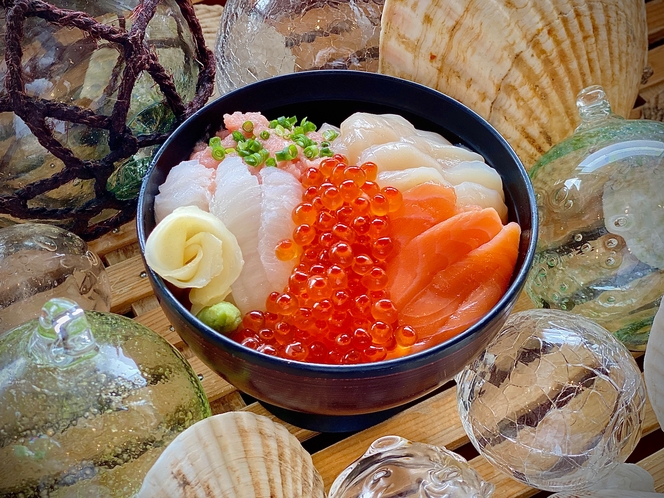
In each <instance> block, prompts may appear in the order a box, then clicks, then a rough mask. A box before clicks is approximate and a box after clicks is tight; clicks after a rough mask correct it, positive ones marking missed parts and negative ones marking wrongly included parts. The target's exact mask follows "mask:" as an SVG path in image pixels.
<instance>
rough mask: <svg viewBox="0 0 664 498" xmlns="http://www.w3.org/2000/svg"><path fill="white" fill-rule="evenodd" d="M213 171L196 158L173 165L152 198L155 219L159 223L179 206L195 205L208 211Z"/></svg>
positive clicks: (212, 186)
mask: <svg viewBox="0 0 664 498" xmlns="http://www.w3.org/2000/svg"><path fill="white" fill-rule="evenodd" d="M214 177H215V171H214V170H213V169H210V168H206V167H205V166H203V165H202V164H201V163H199V162H198V160H196V159H194V160H191V161H182V162H181V163H180V164H178V165H177V166H174V167H173V168H172V169H171V170H170V171H169V172H168V176H167V177H166V181H165V182H164V183H162V184H161V185H160V186H159V193H158V194H157V195H156V196H155V198H154V216H155V221H156V222H157V223H159V222H160V221H161V220H163V219H164V218H166V216H168V215H169V214H171V213H172V212H173V211H175V210H176V209H177V208H179V207H184V206H196V207H198V208H200V209H202V210H203V211H209V206H210V199H211V198H212V191H213V188H214Z"/></svg>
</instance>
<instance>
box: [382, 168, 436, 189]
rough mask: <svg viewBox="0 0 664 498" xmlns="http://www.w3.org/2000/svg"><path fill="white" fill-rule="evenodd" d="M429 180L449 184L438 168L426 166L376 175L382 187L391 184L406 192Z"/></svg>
mask: <svg viewBox="0 0 664 498" xmlns="http://www.w3.org/2000/svg"><path fill="white" fill-rule="evenodd" d="M427 182H429V183H438V184H440V185H447V184H448V182H447V181H446V180H445V178H443V175H441V173H440V171H438V169H436V168H428V167H426V166H421V167H419V168H408V169H400V170H393V171H381V172H379V173H378V176H377V177H376V183H378V185H379V186H380V188H383V187H387V186H390V187H395V188H397V189H399V190H400V191H401V192H405V191H406V190H408V189H410V188H413V187H416V186H417V185H419V184H421V183H427Z"/></svg>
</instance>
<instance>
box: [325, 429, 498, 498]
mask: <svg viewBox="0 0 664 498" xmlns="http://www.w3.org/2000/svg"><path fill="white" fill-rule="evenodd" d="M493 490H494V486H493V484H491V483H488V482H485V481H483V480H482V479H481V478H480V476H479V474H478V473H477V472H476V471H475V470H474V469H473V468H472V467H471V466H470V465H469V464H468V462H467V461H466V459H465V458H463V457H461V456H459V455H457V454H456V453H453V452H451V451H449V450H447V449H446V448H441V447H438V446H433V445H430V444H424V443H417V442H412V441H409V440H408V439H405V438H402V437H399V436H384V437H381V438H379V439H376V440H375V441H374V442H373V443H371V446H369V449H368V450H367V451H366V452H365V453H364V455H362V456H361V457H360V458H358V459H357V460H356V461H355V462H353V463H352V464H351V465H349V466H348V467H347V468H346V469H345V470H344V471H343V472H342V473H341V474H339V476H338V477H337V478H336V479H335V480H334V482H333V483H332V487H331V488H330V494H329V498H380V497H384V496H400V497H403V498H407V497H408V498H490V497H491V496H492V495H493Z"/></svg>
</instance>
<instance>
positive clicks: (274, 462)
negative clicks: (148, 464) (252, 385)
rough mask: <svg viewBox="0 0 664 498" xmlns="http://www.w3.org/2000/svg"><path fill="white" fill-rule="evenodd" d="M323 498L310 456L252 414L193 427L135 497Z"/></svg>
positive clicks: (283, 430) (227, 416)
mask: <svg viewBox="0 0 664 498" xmlns="http://www.w3.org/2000/svg"><path fill="white" fill-rule="evenodd" d="M155 496H167V497H169V498H185V497H186V498H194V497H200V498H324V496H325V489H324V485H323V479H322V478H321V476H320V474H319V473H318V471H317V470H316V468H315V467H314V465H313V462H312V460H311V455H309V453H307V451H306V450H305V449H304V448H303V447H302V445H301V444H300V442H299V441H298V440H297V439H296V438H295V436H293V435H292V434H291V433H290V432H288V430H287V429H286V428H285V427H284V426H283V425H281V424H278V423H275V422H273V421H272V420H270V419H269V418H267V417H263V416H261V415H255V414H253V413H251V412H228V413H223V414H220V415H214V416H212V417H209V418H207V419H204V420H201V421H200V422H197V423H196V424H194V425H192V426H191V427H189V428H188V429H186V430H185V431H184V432H182V433H181V434H180V435H178V437H176V438H175V439H174V440H173V442H171V444H169V445H168V447H167V448H166V450H165V451H164V452H163V453H162V454H161V456H160V457H159V459H158V460H157V461H156V462H155V464H154V466H153V467H152V468H151V469H150V471H149V472H148V474H147V475H146V477H145V480H144V481H143V486H142V487H141V490H140V491H139V493H138V495H137V498H154V497H155Z"/></svg>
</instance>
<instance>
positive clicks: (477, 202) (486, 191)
mask: <svg viewBox="0 0 664 498" xmlns="http://www.w3.org/2000/svg"><path fill="white" fill-rule="evenodd" d="M454 191H455V192H456V196H457V203H456V206H457V209H458V210H459V211H465V210H466V209H474V208H475V207H476V206H480V207H483V208H488V207H490V208H493V209H495V210H496V211H497V212H498V215H499V216H500V219H501V220H502V221H503V223H507V206H506V205H505V203H504V202H503V200H502V199H501V196H500V194H499V193H498V192H497V191H495V190H493V189H490V188H487V187H485V186H484V185H480V184H479V183H473V182H462V183H460V184H459V185H455V186H454ZM501 192H502V190H501Z"/></svg>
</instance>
